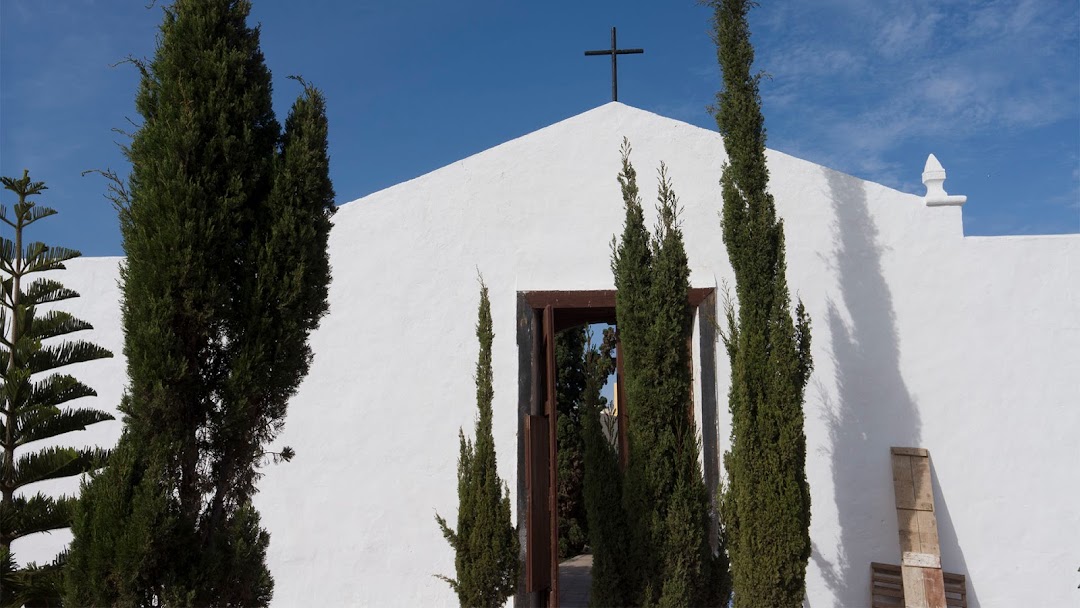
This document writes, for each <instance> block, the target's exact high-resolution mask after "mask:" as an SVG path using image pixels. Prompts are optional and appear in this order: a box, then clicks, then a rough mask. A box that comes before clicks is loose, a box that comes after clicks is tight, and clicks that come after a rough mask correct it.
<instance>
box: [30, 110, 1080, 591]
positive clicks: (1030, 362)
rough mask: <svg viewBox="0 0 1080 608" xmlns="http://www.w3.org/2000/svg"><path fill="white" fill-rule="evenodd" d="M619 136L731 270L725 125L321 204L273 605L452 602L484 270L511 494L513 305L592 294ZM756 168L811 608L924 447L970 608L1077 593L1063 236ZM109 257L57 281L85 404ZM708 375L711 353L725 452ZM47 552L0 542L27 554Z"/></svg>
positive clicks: (602, 140)
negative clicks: (783, 325) (801, 376)
mask: <svg viewBox="0 0 1080 608" xmlns="http://www.w3.org/2000/svg"><path fill="white" fill-rule="evenodd" d="M623 136H627V137H629V138H630V140H631V142H632V144H633V146H634V155H633V157H632V159H633V161H634V164H635V167H636V168H637V170H638V174H639V185H640V186H641V189H642V192H643V195H644V198H645V199H646V202H647V205H651V203H652V201H653V200H654V197H653V194H652V193H653V192H654V191H655V190H654V189H655V170H656V167H657V166H658V164H659V161H660V160H661V159H663V160H665V161H666V162H667V164H668V166H669V168H670V174H671V176H672V178H673V180H674V184H675V189H676V192H678V194H679V196H680V199H681V202H682V205H683V207H684V214H683V226H684V231H685V238H686V246H687V252H688V255H689V258H690V264H691V269H692V274H691V282H692V284H693V285H694V286H696V287H712V286H717V287H720V288H721V289H722V288H723V285H724V284H725V283H727V284H729V285H733V278H732V274H731V270H730V267H729V265H728V262H727V255H726V253H725V251H724V247H723V243H722V240H721V236H720V229H719V219H718V217H719V216H718V212H719V207H720V190H719V185H718V180H719V176H720V167H721V162H722V161H723V159H724V153H723V145H722V142H721V139H720V137H719V135H718V134H716V133H714V132H711V131H708V130H704V129H699V128H697V127H694V126H691V125H688V124H684V123H680V122H677V121H674V120H670V119H667V118H663V117H660V116H656V115H654V114H650V113H647V112H643V111H641V110H637V109H634V108H630V107H628V106H625V105H622V104H618V103H611V104H607V105H605V106H602V107H600V108H597V109H595V110H592V111H590V112H586V113H585V114H582V115H579V116H576V117H573V118H571V119H568V120H566V121H563V122H560V123H558V124H556V125H553V126H551V127H548V128H545V129H541V130H540V131H537V132H535V133H532V134H530V135H527V136H525V137H522V138H519V139H516V140H513V141H511V142H508V143H506V144H503V145H501V146H498V147H496V148H493V149H491V150H488V151H486V152H483V153H480V154H477V155H475V156H472V157H470V158H467V159H465V160H462V161H459V162H457V163H454V164H452V165H449V166H447V167H444V168H442V169H439V170H437V171H434V172H432V173H430V174H427V175H425V176H422V177H420V178H417V179H415V180H412V181H409V182H406V183H403V184H399V185H397V186H394V187H392V188H389V189H387V190H383V191H381V192H377V193H375V194H372V195H370V196H368V197H365V198H363V199H360V200H358V201H354V202H353V203H350V204H347V205H344V206H342V207H341V209H340V211H339V212H338V214H337V216H336V218H335V223H336V227H335V229H334V231H333V234H332V235H331V242H330V248H331V260H332V263H333V269H334V282H333V284H332V287H331V291H330V304H331V313H330V315H329V316H328V317H327V318H326V319H324V321H323V324H322V327H321V328H320V330H319V331H318V332H317V333H316V334H314V336H313V337H312V343H313V348H314V351H315V362H314V365H313V367H312V369H311V373H310V375H309V376H308V378H307V379H306V380H305V381H304V383H303V385H302V386H301V389H300V391H299V393H298V395H297V397H296V398H295V399H294V400H293V402H292V405H291V407H290V410H289V417H288V422H287V425H286V427H285V431H284V434H283V436H282V438H281V441H280V445H290V446H292V447H293V448H295V449H296V452H297V457H296V458H295V459H294V460H293V462H291V463H289V464H285V465H280V466H274V467H270V468H268V469H267V471H266V472H267V474H266V477H265V478H264V479H263V481H262V484H261V488H262V493H261V494H260V495H259V497H258V501H257V505H258V507H259V509H260V510H261V511H262V513H263V522H264V524H265V525H266V526H267V527H268V529H269V530H270V531H271V534H272V540H271V547H270V562H271V569H272V571H273V573H274V576H275V578H276V582H277V587H276V593H275V600H274V603H275V605H277V606H294V605H371V606H375V605H380V606H382V605H451V604H454V603H455V601H454V600H455V598H454V597H453V595H452V593H451V592H450V590H449V588H448V587H447V586H446V585H445V584H444V583H442V582H440V581H438V580H437V579H435V578H434V577H432V576H431V575H432V574H434V573H443V574H451V575H452V574H453V556H452V554H451V552H450V549H449V547H448V546H447V545H446V542H445V541H444V540H443V538H442V536H441V535H440V533H439V531H438V528H437V527H436V525H435V522H434V514H435V512H436V510H437V511H438V512H439V513H441V514H442V515H444V516H446V517H447V518H448V519H449V520H450V521H454V519H455V516H456V505H457V499H456V457H457V453H458V443H457V429H458V427H465V429H466V432H467V433H471V432H472V427H473V424H474V419H475V402H474V395H475V394H474V390H475V389H474V385H473V371H474V366H475V358H476V352H477V345H476V338H475V335H474V326H475V322H476V305H477V300H478V284H477V279H476V277H477V270H478V269H479V271H480V272H482V273H483V276H484V280H485V281H486V283H487V284H488V286H489V288H490V290H491V300H492V315H493V320H494V325H495V334H496V336H495V343H494V361H495V370H494V371H495V414H494V432H495V441H496V446H497V449H498V453H499V468H500V472H501V474H502V476H503V477H504V478H505V479H506V480H507V482H508V484H509V486H510V488H511V489H514V488H516V485H517V480H516V471H517V462H516V457H517V456H516V448H517V436H516V434H517V396H518V387H517V386H516V383H517V378H518V369H517V366H518V357H517V345H516V342H515V335H516V333H515V332H516V327H515V306H516V293H517V292H518V291H525V290H538V289H561V290H572V289H610V288H612V278H611V272H610V268H609V257H610V249H609V243H610V240H611V237H612V235H613V234H615V233H617V232H619V231H620V230H621V223H622V213H623V212H622V204H621V199H620V195H619V187H618V184H617V182H616V180H615V176H616V174H617V172H618V169H619V155H618V148H619V144H620V142H621V140H622V137H623ZM769 162H770V171H771V175H772V184H771V190H772V192H773V193H774V195H775V197H776V201H777V205H778V209H779V213H780V215H781V216H782V217H783V218H784V219H785V226H786V234H787V247H788V277H789V281H790V285H791V289H792V293H793V294H796V295H798V296H800V297H801V298H802V299H803V301H804V302H805V303H806V306H807V309H808V310H809V312H810V314H811V316H812V318H813V323H814V325H813V353H814V357H815V364H816V371H815V374H814V376H813V378H812V379H811V383H810V386H809V388H808V390H807V400H806V432H807V439H808V461H807V469H808V477H809V479H810V484H811V492H812V497H813V520H812V529H811V537H812V539H813V542H814V554H813V557H812V560H811V564H810V570H809V575H808V582H807V594H808V604H809V605H810V606H813V607H814V608H819V607H822V606H844V607H847V606H861V605H865V604H866V603H867V601H868V586H869V562H870V561H887V562H892V563H897V562H898V561H899V549H898V540H897V529H896V528H897V526H896V517H895V510H894V503H893V492H892V480H891V469H890V467H889V458H888V454H889V451H888V450H889V447H890V446H892V445H905V446H921V447H925V448H928V449H929V450H930V453H931V458H932V462H933V471H934V489H935V501H936V505H937V511H938V512H937V516H938V526H939V532H940V536H941V545H942V562H943V565H944V567H945V569H946V570H949V571H955V572H961V573H965V574H967V575H968V580H969V593H970V600H971V601H970V605H972V606H980V605H981V606H987V607H989V606H1011V605H1041V606H1060V605H1071V604H1075V603H1076V601H1077V600H1078V599H1080V591H1077V589H1076V585H1077V582H1078V577H1077V575H1076V567H1077V566H1078V565H1080V548H1078V547H1077V545H1076V542H1075V539H1076V538H1077V533H1080V511H1078V510H1077V509H1076V508H1075V506H1076V502H1077V498H1078V490H1077V488H1080V472H1078V470H1077V469H1078V467H1077V464H1078V463H1080V449H1078V448H1077V447H1076V442H1075V438H1076V436H1077V434H1078V432H1080V407H1078V406H1080V379H1078V378H1080V316H1078V314H1077V313H1078V312H1080V237H1077V236H1057V237H1003V238H1001V237H999V238H964V237H963V236H962V228H961V212H960V209H959V208H956V207H939V208H928V207H925V206H924V205H923V202H922V199H921V198H920V197H917V196H913V195H908V194H903V193H900V192H897V191H895V190H891V189H889V188H886V187H884V186H881V185H878V184H874V183H868V182H863V181H861V180H858V179H855V178H853V177H850V176H847V175H843V174H840V173H837V172H834V171H831V170H829V169H826V168H823V167H820V166H817V165H814V164H811V163H808V162H805V161H801V160H798V159H795V158H793V157H790V156H787V155H784V154H781V153H778V152H770V153H769ZM920 169H921V159H913V164H912V172H918V171H919V170H920ZM358 170H362V168H358ZM969 204H976V205H977V204H978V201H971V202H970V203H969ZM117 263H118V260H117V259H116V258H110V259H94V260H79V261H76V262H74V263H72V264H71V267H70V270H68V271H67V272H66V273H65V274H64V276H62V277H59V278H61V280H63V281H65V282H66V283H68V284H69V285H70V286H72V287H74V288H76V289H79V290H81V291H82V292H83V295H84V297H83V298H81V299H79V300H76V301H74V302H72V303H70V304H71V305H70V306H67V309H68V310H72V311H73V312H76V313H78V314H79V315H80V316H83V317H85V318H87V320H90V321H91V322H92V323H94V324H95V326H96V327H97V329H96V330H95V332H94V334H93V335H88V337H90V338H92V339H95V340H97V341H99V342H100V343H103V344H105V345H106V346H108V347H110V348H112V349H113V350H114V352H116V353H117V355H118V357H117V359H114V360H111V361H107V362H94V363H88V364H83V366H81V367H80V368H79V369H77V370H76V373H78V374H79V375H80V377H82V378H83V379H85V380H86V381H87V382H89V383H91V384H92V385H94V386H95V387H97V388H98V390H99V392H100V393H101V396H100V397H98V398H96V399H87V401H94V402H95V403H96V404H97V405H98V406H99V407H105V408H111V407H113V406H114V404H115V403H117V402H118V400H119V394H120V392H121V391H122V387H123V384H124V382H125V379H124V370H123V365H122V358H121V357H120V356H119V355H120V353H121V348H122V332H121V329H120V325H119V314H118V310H117V305H116V302H117V299H118V291H117V289H116V286H115V280H116V276H117V275H116V266H117ZM65 304H67V303H65ZM728 377H729V370H728V363H727V359H726V356H725V353H724V351H723V348H722V346H718V351H717V379H718V394H719V403H720V406H719V409H720V412H719V417H720V441H719V445H720V449H721V450H724V449H726V448H727V446H728V445H729V444H730V440H729V437H728V434H729V432H730V427H729V417H728V415H727V412H726V394H727V385H728ZM99 426H100V427H104V428H100V429H97V430H95V431H87V433H88V434H92V438H94V439H95V440H99V441H101V442H103V443H110V442H113V441H115V439H116V437H117V436H118V435H119V423H108V424H102V425H99ZM94 433H96V434H94ZM87 436H88V437H91V435H87ZM50 541H51V542H50ZM65 541H66V537H64V536H63V535H60V534H56V535H53V537H52V538H51V539H46V540H41V539H27V540H25V541H22V542H21V543H19V544H17V545H16V547H15V548H16V551H17V552H18V554H19V557H20V559H21V560H26V559H39V560H40V559H47V558H49V557H51V555H52V553H54V552H55V550H56V549H57V548H58V547H59V546H61V545H62V544H63V542H65Z"/></svg>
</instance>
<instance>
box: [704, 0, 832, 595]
mask: <svg viewBox="0 0 1080 608" xmlns="http://www.w3.org/2000/svg"><path fill="white" fill-rule="evenodd" d="M709 4H710V5H711V6H712V7H713V9H714V17H713V26H714V28H715V41H716V44H717V57H718V60H719V63H720V67H721V70H722V72H723V82H724V88H723V90H722V91H721V92H720V93H719V94H718V95H717V101H718V104H717V107H716V121H717V125H718V126H719V129H720V133H721V135H723V138H724V146H725V148H726V149H727V153H728V161H727V162H726V163H725V165H724V169H723V176H722V177H721V185H722V191H723V199H724V206H723V213H722V227H723V237H724V244H725V245H726V246H727V250H728V256H729V258H730V260H731V265H732V268H733V269H734V271H735V289H736V295H737V298H738V311H737V312H736V311H735V310H734V309H733V307H729V308H728V311H727V323H728V329H727V332H726V335H725V336H724V339H725V343H726V346H727V351H728V356H729V357H730V359H731V391H730V394H729V402H730V409H731V416H732V430H731V449H730V451H729V452H727V453H726V454H725V457H724V463H725V466H726V468H727V472H728V485H727V488H726V491H725V494H724V496H723V499H722V501H721V517H722V520H723V523H724V528H725V533H726V536H727V542H728V552H729V554H730V557H731V571H732V581H733V587H734V594H735V596H734V597H735V603H736V605H737V606H740V607H742V606H770V607H777V606H801V605H802V602H803V597H804V595H805V577H806V563H807V560H808V559H809V558H810V535H809V527H810V491H809V487H808V485H807V482H806V435H805V433H804V431H803V409H802V406H803V395H804V390H805V387H806V382H807V379H808V377H809V375H810V372H811V370H812V360H811V358H810V319H809V317H808V316H807V314H806V311H805V309H804V308H803V305H802V302H799V304H798V306H797V307H796V310H795V318H794V320H793V319H792V314H791V302H790V297H789V294H788V288H787V278H786V271H787V268H786V262H785V257H784V226H783V221H782V220H780V219H779V218H777V216H776V208H775V204H774V202H773V197H772V195H771V194H769V192H768V179H769V173H768V169H767V168H766V165H765V127H764V118H763V117H762V114H761V97H760V94H759V91H758V81H759V76H756V75H755V76H751V74H750V68H751V66H752V64H753V60H754V49H753V46H752V45H751V43H750V33H749V25H748V22H747V11H748V10H749V8H750V6H751V5H752V2H751V1H750V0H711V1H710V3H709Z"/></svg>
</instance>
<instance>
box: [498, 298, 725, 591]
mask: <svg viewBox="0 0 1080 608" xmlns="http://www.w3.org/2000/svg"><path fill="white" fill-rule="evenodd" d="M715 292H716V290H715V288H711V287H709V288H692V289H691V290H690V294H689V298H688V300H689V302H688V303H689V304H690V306H691V307H692V308H693V309H694V319H695V323H697V324H698V326H699V334H700V345H699V351H698V353H699V357H700V366H701V382H702V395H701V403H702V420H700V421H698V422H699V431H700V432H701V433H702V445H703V450H704V455H705V462H703V463H702V464H703V466H704V472H705V482H706V488H707V490H708V491H709V493H710V502H712V501H715V493H716V484H717V482H718V479H719V472H718V462H719V457H718V454H717V444H718V438H717V416H716V358H715V352H716V337H717V334H716V321H717V316H716V293H715ZM545 309H547V310H550V313H549V314H550V317H549V318H550V319H551V324H552V325H553V326H554V328H553V329H554V331H553V332H551V335H554V334H557V333H558V332H559V331H561V330H563V329H566V328H569V327H576V326H579V325H583V324H592V323H605V322H606V323H611V324H614V321H615V290H589V291H522V292H518V293H517V344H518V475H517V514H518V515H517V520H518V535H519V538H520V541H521V553H520V557H521V560H522V561H521V563H522V564H523V565H524V564H527V563H529V561H530V560H529V554H528V550H529V548H528V540H529V538H528V518H527V510H528V500H529V499H528V496H527V492H528V488H527V487H526V485H527V484H526V480H527V478H528V476H529V470H528V469H527V467H526V463H525V443H526V442H527V441H528V440H529V439H528V437H527V436H526V418H527V417H528V416H546V415H550V417H551V418H550V419H549V420H548V424H547V425H546V427H547V430H548V433H549V446H550V453H549V458H550V471H551V473H550V475H549V478H548V480H547V482H548V492H549V497H550V500H549V502H548V505H549V506H548V508H549V528H550V545H549V552H550V556H551V561H550V569H551V574H550V576H551V586H550V587H549V588H547V589H543V590H538V591H533V592H526V588H527V585H526V568H525V567H522V568H521V576H520V579H519V585H518V592H517V594H516V595H515V597H514V605H515V606H518V607H526V606H527V607H535V608H541V607H545V606H548V607H550V606H557V605H558V595H557V594H558V538H559V528H558V508H557V505H556V504H555V500H556V496H557V491H556V488H557V479H556V471H557V468H558V466H557V463H558V452H557V442H556V434H557V427H558V425H557V416H558V414H557V412H558V408H557V407H556V406H555V403H554V394H552V395H551V396H552V399H551V400H550V405H549V404H548V403H545V401H547V400H546V399H545V397H546V394H547V392H548V389H545V387H544V385H545V384H547V385H549V386H550V384H551V382H550V381H551V380H553V378H548V377H546V376H547V374H546V373H543V371H546V370H547V369H552V368H553V365H552V364H551V363H549V361H550V358H549V356H548V355H549V353H546V352H543V344H544V317H545ZM545 359H547V360H548V361H544V360H545ZM549 366H551V367H549ZM620 371H621V370H620ZM695 374H696V370H695ZM541 375H543V376H545V377H541ZM549 407H550V409H548V408H549ZM625 423H626V420H625V415H624V412H620V417H619V434H620V444H622V445H620V458H622V457H623V455H625V453H626V449H625V448H626V446H625V444H623V440H624V438H625V436H626V433H625ZM710 465H711V466H710ZM714 507H715V505H714ZM714 513H715V509H714ZM711 519H712V522H713V525H714V526H715V525H716V518H715V517H712V518H711ZM714 532H715V530H714ZM712 536H715V534H713V535H712ZM534 542H535V541H534Z"/></svg>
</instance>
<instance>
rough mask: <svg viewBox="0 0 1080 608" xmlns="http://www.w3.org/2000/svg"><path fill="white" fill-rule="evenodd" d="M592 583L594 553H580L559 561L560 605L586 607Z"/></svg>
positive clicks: (567, 607)
mask: <svg viewBox="0 0 1080 608" xmlns="http://www.w3.org/2000/svg"><path fill="white" fill-rule="evenodd" d="M591 583H592V555H578V556H575V557H571V558H570V559H568V560H566V561H564V562H560V563H559V607H560V608H585V607H586V606H588V605H589V585H590V584H591Z"/></svg>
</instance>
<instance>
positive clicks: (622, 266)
mask: <svg viewBox="0 0 1080 608" xmlns="http://www.w3.org/2000/svg"><path fill="white" fill-rule="evenodd" d="M621 152H622V166H623V170H622V173H621V174H620V176H619V182H620V184H621V185H622V191H623V202H624V205H625V207H626V221H625V224H624V230H623V237H622V240H621V242H620V243H619V245H618V246H617V247H613V250H614V256H613V261H612V269H613V271H614V273H615V284H616V287H617V289H618V291H617V295H616V315H617V319H618V328H619V335H620V348H622V350H623V372H624V374H623V383H624V392H625V396H626V403H623V404H620V407H621V408H625V412H626V414H627V415H628V419H629V422H628V424H627V432H628V437H627V439H628V442H629V455H628V460H627V469H626V476H625V483H624V487H623V506H624V509H625V514H626V518H627V525H628V529H629V535H628V536H629V541H630V543H631V546H630V547H629V548H628V551H627V554H628V556H629V563H628V565H627V572H630V573H633V576H632V577H630V578H629V579H628V580H627V581H626V582H627V583H629V584H630V585H633V586H632V587H630V586H629V585H628V592H629V594H630V595H629V596H628V597H627V599H628V600H629V601H630V602H632V603H637V604H642V605H654V604H659V605H661V606H687V605H703V604H705V603H706V602H712V601H715V602H717V603H719V604H722V603H723V602H724V600H723V599H722V598H723V597H724V595H725V594H724V593H723V592H722V590H715V589H714V588H713V585H712V581H713V580H715V579H716V578H717V577H719V578H720V579H722V578H723V573H722V572H714V571H713V570H714V567H715V566H716V564H717V563H719V561H718V560H722V558H721V557H716V556H714V554H713V552H712V549H711V545H710V539H709V537H708V530H709V513H708V499H707V496H706V494H705V486H704V481H703V479H702V474H701V464H700V462H699V461H698V451H699V450H698V443H697V432H696V429H695V425H694V422H693V401H692V398H691V383H692V378H691V361H690V352H689V349H688V348H687V345H688V343H689V339H690V335H691V332H692V329H693V327H692V323H693V316H692V312H691V310H690V308H689V306H688V303H687V301H688V296H689V290H690V283H689V277H690V272H689V268H688V262H687V258H686V251H685V248H684V246H683V240H682V231H681V229H680V227H679V221H678V217H679V208H678V200H677V198H676V196H675V192H674V190H673V189H672V186H671V181H670V180H669V179H668V176H667V169H666V167H665V166H664V165H663V164H661V166H660V171H659V189H658V197H657V198H658V203H659V204H658V206H657V211H658V213H659V223H658V224H657V227H656V230H655V232H654V234H653V235H652V236H650V235H649V232H648V230H647V229H646V228H645V224H644V211H643V209H642V206H641V201H640V198H639V196H638V189H637V183H636V173H635V171H634V168H633V166H632V165H631V163H630V158H629V157H630V146H629V144H628V143H626V142H625V141H624V143H623V147H622V150H621ZM722 551H723V549H722V547H721V553H722Z"/></svg>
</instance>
